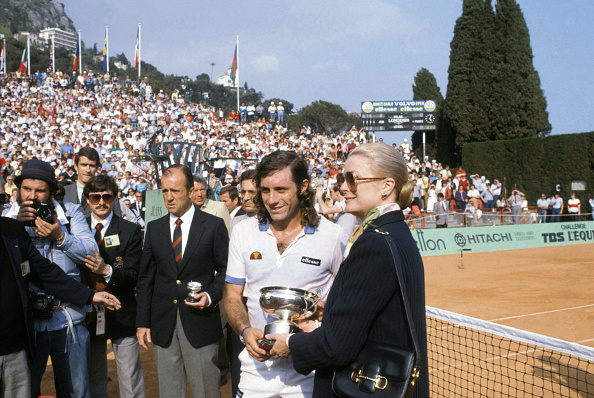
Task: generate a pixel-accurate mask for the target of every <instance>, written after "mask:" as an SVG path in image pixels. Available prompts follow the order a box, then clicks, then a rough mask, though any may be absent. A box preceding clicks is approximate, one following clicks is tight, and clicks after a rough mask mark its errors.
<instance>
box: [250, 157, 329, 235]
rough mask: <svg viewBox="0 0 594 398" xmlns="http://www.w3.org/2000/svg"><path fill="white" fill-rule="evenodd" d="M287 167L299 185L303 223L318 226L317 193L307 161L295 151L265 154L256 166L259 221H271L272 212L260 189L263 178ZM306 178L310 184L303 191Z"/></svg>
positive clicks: (263, 222)
mask: <svg viewBox="0 0 594 398" xmlns="http://www.w3.org/2000/svg"><path fill="white" fill-rule="evenodd" d="M287 167H288V168H289V169H290V170H291V176H292V177H293V182H294V183H295V185H296V186H297V198H298V199H299V209H300V210H301V225H303V226H305V225H307V224H309V225H311V226H312V227H317V226H318V225H319V224H320V216H318V213H317V212H316V209H315V207H314V203H315V193H314V191H313V188H312V186H311V178H310V176H309V174H308V172H307V171H308V167H307V163H306V162H305V160H304V159H303V158H302V157H301V156H299V155H298V154H297V152H294V151H275V152H272V153H270V154H268V155H266V156H264V157H263V158H262V161H261V162H260V163H258V165H257V166H256V173H255V175H254V182H255V184H256V188H257V189H258V192H257V193H256V197H255V198H254V202H255V204H256V206H258V221H259V222H260V224H265V223H266V222H268V221H270V214H269V213H268V210H266V207H265V206H264V201H263V200H262V192H261V190H260V184H261V182H262V179H263V178H265V177H268V176H269V175H271V174H274V173H276V172H278V171H281V170H283V169H285V168H287ZM304 180H307V181H308V182H309V184H308V187H307V189H306V190H305V191H303V192H301V191H302V187H303V181H304Z"/></svg>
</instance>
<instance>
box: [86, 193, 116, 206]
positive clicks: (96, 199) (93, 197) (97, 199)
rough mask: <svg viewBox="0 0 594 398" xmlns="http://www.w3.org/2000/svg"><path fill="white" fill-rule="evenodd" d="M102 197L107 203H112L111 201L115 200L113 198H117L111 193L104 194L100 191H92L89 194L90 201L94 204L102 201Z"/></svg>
mask: <svg viewBox="0 0 594 398" xmlns="http://www.w3.org/2000/svg"><path fill="white" fill-rule="evenodd" d="M101 199H103V202H104V203H105V204H111V202H113V200H114V199H115V196H114V195H112V194H110V193H104V194H103V195H101V194H98V193H92V194H90V195H89V202H91V203H92V204H94V205H96V204H98V203H99V202H101Z"/></svg>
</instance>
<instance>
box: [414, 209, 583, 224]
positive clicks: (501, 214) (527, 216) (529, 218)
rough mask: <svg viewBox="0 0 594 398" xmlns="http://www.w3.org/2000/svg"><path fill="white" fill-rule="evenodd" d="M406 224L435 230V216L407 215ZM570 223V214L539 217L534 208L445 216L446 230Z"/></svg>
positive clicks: (460, 212)
mask: <svg viewBox="0 0 594 398" xmlns="http://www.w3.org/2000/svg"><path fill="white" fill-rule="evenodd" d="M405 217H406V222H407V224H408V225H409V227H410V229H417V228H420V229H428V228H436V222H435V216H434V215H433V214H432V213H427V212H424V211H421V212H418V213H409V214H407V215H406V216H405ZM590 218H591V215H590V214H589V213H587V214H583V215H581V216H580V217H579V220H585V219H590ZM564 221H571V214H559V215H544V216H541V217H539V215H538V209H537V208H536V207H524V208H522V212H521V213H520V214H513V213H512V210H511V208H503V209H493V210H481V211H480V212H477V213H475V214H474V215H472V214H468V213H464V212H462V211H456V210H454V211H449V212H448V214H447V225H448V228H464V227H492V226H497V225H514V224H536V223H539V222H545V223H546V222H564Z"/></svg>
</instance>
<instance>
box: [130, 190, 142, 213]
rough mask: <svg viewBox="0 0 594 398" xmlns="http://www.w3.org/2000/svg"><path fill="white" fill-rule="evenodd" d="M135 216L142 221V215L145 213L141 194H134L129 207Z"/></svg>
mask: <svg viewBox="0 0 594 398" xmlns="http://www.w3.org/2000/svg"><path fill="white" fill-rule="evenodd" d="M130 209H132V210H133V211H134V212H135V213H136V214H137V215H139V216H140V218H142V219H143V220H144V214H145V212H146V204H145V203H144V194H143V193H142V192H138V191H136V192H134V202H132V205H131V206H130Z"/></svg>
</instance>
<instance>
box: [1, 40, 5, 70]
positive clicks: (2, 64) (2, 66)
mask: <svg viewBox="0 0 594 398" xmlns="http://www.w3.org/2000/svg"><path fill="white" fill-rule="evenodd" d="M5 46H6V42H2V51H0V73H4V58H6V54H5V51H6V50H5V48H4V47H5Z"/></svg>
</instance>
